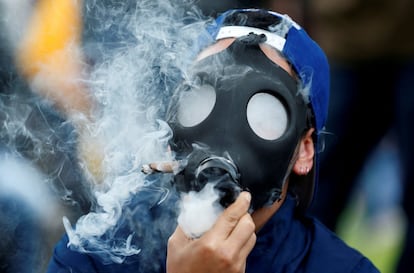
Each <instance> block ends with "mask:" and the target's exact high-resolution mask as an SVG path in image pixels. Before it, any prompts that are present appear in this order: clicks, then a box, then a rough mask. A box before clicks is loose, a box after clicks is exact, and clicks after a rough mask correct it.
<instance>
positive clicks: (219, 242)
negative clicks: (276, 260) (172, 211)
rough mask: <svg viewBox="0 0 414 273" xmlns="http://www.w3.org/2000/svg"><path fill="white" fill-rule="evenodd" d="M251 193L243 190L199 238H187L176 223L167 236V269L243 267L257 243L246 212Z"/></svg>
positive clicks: (184, 272) (186, 272) (232, 272)
mask: <svg viewBox="0 0 414 273" xmlns="http://www.w3.org/2000/svg"><path fill="white" fill-rule="evenodd" d="M250 200H251V196H250V193H248V192H242V193H241V194H240V195H239V197H238V198H237V199H236V201H235V202H234V203H233V204H231V205H230V206H229V207H228V208H227V209H226V210H224V212H223V213H222V214H221V215H220V217H219V218H218V219H217V221H216V223H215V224H214V225H213V227H212V228H211V229H210V230H208V231H207V232H206V233H205V234H203V236H201V237H200V238H198V239H189V238H188V237H187V236H186V235H185V234H184V232H183V230H182V229H181V228H180V227H179V226H178V227H177V228H176V230H175V232H174V233H173V234H172V235H171V237H170V239H169V240H168V252H167V272H168V273H203V272H209V273H211V272H215V273H219V272H226V273H241V272H244V271H245V268H246V259H247V256H248V255H249V253H250V251H251V250H252V249H253V247H254V245H255V243H256V234H255V224H254V222H253V220H252V217H251V216H250V214H249V213H248V209H249V206H250Z"/></svg>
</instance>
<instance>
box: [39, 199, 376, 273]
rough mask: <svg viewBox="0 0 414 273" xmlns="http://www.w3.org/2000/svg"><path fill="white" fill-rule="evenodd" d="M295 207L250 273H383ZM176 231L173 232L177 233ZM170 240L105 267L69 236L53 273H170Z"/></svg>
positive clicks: (280, 220) (259, 251)
mask: <svg viewBox="0 0 414 273" xmlns="http://www.w3.org/2000/svg"><path fill="white" fill-rule="evenodd" d="M295 205H296V200H295V199H294V198H293V197H291V196H289V197H288V198H287V199H286V201H285V203H284V204H283V205H282V207H281V208H280V210H279V211H278V212H277V213H276V214H275V215H274V216H273V217H272V218H271V219H270V220H269V221H268V222H267V223H266V225H265V226H264V227H263V228H262V229H261V230H260V231H259V233H258V234H257V242H256V246H255V247H254V249H253V250H252V252H251V253H250V255H249V257H248V259H247V268H246V272H251V273H257V272H260V273H266V272H269V273H270V272H272V273H276V272H283V273H290V272H292V273H293V272H295V273H298V272H307V273H324V272H326V273H352V272H358V273H379V271H378V269H377V268H376V267H375V266H374V265H373V264H372V263H371V262H370V261H369V260H368V259H367V258H366V257H364V256H363V255H362V254H361V253H359V252H358V251H357V250H355V249H353V248H351V247H349V246H347V245H346V244H345V243H344V242H343V241H342V240H340V239H339V238H338V237H337V236H336V235H335V234H334V233H332V232H331V231H329V230H328V229H327V228H326V227H324V226H323V225H322V224H321V223H320V222H318V221H317V220H315V219H313V218H309V217H305V216H303V215H297V214H296V210H295ZM173 229H174V227H171V231H172V230H173ZM167 237H168V236H165V237H164V238H163V240H162V242H161V243H160V244H158V250H157V251H153V252H152V254H151V255H152V256H151V257H150V258H148V256H146V255H144V254H143V255H141V253H140V254H137V255H135V256H132V257H129V258H128V259H127V260H125V262H124V263H122V264H115V263H112V264H104V263H103V262H102V260H101V259H100V258H99V257H97V256H94V255H93V254H83V253H78V252H76V251H73V250H71V249H69V248H68V247H67V245H68V237H67V236H66V235H65V236H63V238H62V239H61V241H60V242H59V243H58V244H57V246H56V248H55V251H54V255H53V257H52V259H51V261H50V264H49V268H48V271H47V272H48V273H56V272H79V273H80V272H82V273H83V272H85V273H86V272H88V273H92V272H107V273H109V272H114V273H115V272H123V273H127V272H134V273H136V272H142V273H144V272H145V273H150V272H166V270H165V258H166V245H167Z"/></svg>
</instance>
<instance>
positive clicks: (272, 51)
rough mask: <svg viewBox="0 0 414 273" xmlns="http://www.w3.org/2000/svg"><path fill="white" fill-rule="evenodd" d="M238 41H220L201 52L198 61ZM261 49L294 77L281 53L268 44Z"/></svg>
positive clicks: (261, 46)
mask: <svg viewBox="0 0 414 273" xmlns="http://www.w3.org/2000/svg"><path fill="white" fill-rule="evenodd" d="M235 40H236V39H235V38H226V39H221V40H218V41H217V42H216V43H214V44H212V45H210V46H209V47H207V48H206V49H204V50H203V51H201V52H200V54H199V55H198V56H197V59H196V60H197V61H200V60H202V59H204V58H206V57H209V56H211V55H214V54H217V53H219V52H221V51H223V50H225V49H226V48H228V47H229V46H230V45H231V44H232V43H233V42H234V41H235ZM260 49H261V50H262V51H263V53H264V54H265V55H266V56H267V57H268V58H269V59H270V60H271V61H272V62H274V63H275V64H277V65H278V66H280V67H282V68H283V69H284V70H285V71H286V72H288V73H289V74H290V75H291V76H294V72H293V70H292V68H291V66H290V65H289V63H288V62H287V61H286V59H285V58H283V57H282V56H281V55H280V53H279V52H278V51H277V50H276V49H274V48H272V47H271V46H269V45H266V44H260Z"/></svg>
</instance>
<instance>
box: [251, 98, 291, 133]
mask: <svg viewBox="0 0 414 273" xmlns="http://www.w3.org/2000/svg"><path fill="white" fill-rule="evenodd" d="M247 121H248V123H249V126H250V128H251V129H252V130H253V132H254V133H255V134H256V135H257V136H258V137H261V138H263V139H266V140H275V139H278V138H279V137H281V136H282V135H283V133H284V132H285V131H286V128H287V124H288V114H287V112H286V108H285V106H284V105H283V104H282V102H281V101H280V100H279V99H278V98H276V97H275V96H273V95H271V94H268V93H257V94H255V95H253V97H251V99H250V100H249V102H248V104H247Z"/></svg>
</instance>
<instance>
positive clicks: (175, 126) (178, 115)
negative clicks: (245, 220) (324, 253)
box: [168, 39, 308, 210]
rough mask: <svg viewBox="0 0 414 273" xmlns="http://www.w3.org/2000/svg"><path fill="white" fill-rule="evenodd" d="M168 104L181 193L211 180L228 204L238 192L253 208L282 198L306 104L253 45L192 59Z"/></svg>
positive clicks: (292, 83)
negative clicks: (244, 193)
mask: <svg viewBox="0 0 414 273" xmlns="http://www.w3.org/2000/svg"><path fill="white" fill-rule="evenodd" d="M189 78H190V80H188V81H186V82H184V83H183V84H182V85H181V86H180V87H179V88H178V89H177V92H176V93H175V95H174V98H173V99H172V102H171V106H170V109H169V116H168V123H169V124H170V126H171V128H172V130H173V138H172V140H171V148H172V150H173V151H174V152H175V153H176V155H177V157H178V158H181V159H185V160H187V162H188V164H187V165H186V167H185V168H184V169H183V170H182V171H181V172H179V173H178V174H177V175H176V176H175V185H176V186H177V188H178V190H179V191H182V192H188V191H193V190H194V191H199V190H201V189H202V188H203V187H204V185H205V184H206V183H209V182H214V183H217V184H216V186H215V187H216V189H218V191H219V194H220V198H221V199H220V203H221V204H222V205H223V206H224V207H227V206H228V205H229V204H231V203H232V202H233V201H234V200H235V198H237V196H238V194H239V193H240V191H242V190H247V191H249V192H251V195H252V209H253V210H255V209H258V208H260V207H263V206H267V205H271V204H273V202H275V201H276V200H278V199H279V198H280V197H281V192H282V188H283V185H284V182H285V180H286V178H287V175H288V174H289V173H290V170H291V167H292V162H293V161H292V159H293V157H294V154H295V151H296V147H297V144H298V142H299V140H300V138H301V137H302V135H303V133H304V132H305V130H306V129H307V113H308V110H307V106H306V103H305V102H304V100H303V97H302V95H301V94H299V93H298V85H297V82H296V81H295V79H294V78H293V77H291V76H290V75H289V74H288V73H287V72H286V71H285V70H283V69H282V68H281V67H279V66H278V65H277V64H275V63H273V62H272V61H271V60H270V59H268V57H267V56H266V55H265V54H264V53H263V52H262V50H261V49H260V47H259V44H258V43H251V42H249V41H247V42H246V41H245V40H243V39H238V40H236V41H234V42H233V43H232V44H231V45H230V46H229V47H228V48H227V49H225V50H223V51H221V52H219V53H217V54H214V55H211V56H208V57H206V58H204V59H202V60H201V61H198V62H197V63H196V64H195V65H194V67H193V68H192V70H191V75H190V77H189Z"/></svg>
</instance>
